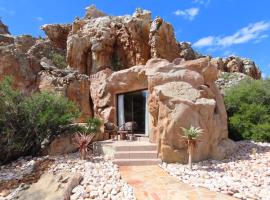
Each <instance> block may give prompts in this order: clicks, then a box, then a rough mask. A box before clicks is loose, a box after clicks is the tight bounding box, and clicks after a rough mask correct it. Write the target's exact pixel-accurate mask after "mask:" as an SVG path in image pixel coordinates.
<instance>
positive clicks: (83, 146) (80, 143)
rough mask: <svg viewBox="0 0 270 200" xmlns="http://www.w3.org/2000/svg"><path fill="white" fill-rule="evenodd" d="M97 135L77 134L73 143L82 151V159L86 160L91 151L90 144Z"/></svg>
mask: <svg viewBox="0 0 270 200" xmlns="http://www.w3.org/2000/svg"><path fill="white" fill-rule="evenodd" d="M94 137H95V134H82V133H80V132H77V133H76V134H75V137H74V138H73V142H74V144H75V145H77V147H78V148H79V151H80V156H81V159H82V160H84V159H86V155H87V152H88V151H89V144H91V143H92V142H93V139H94Z"/></svg>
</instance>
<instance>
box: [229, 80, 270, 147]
mask: <svg viewBox="0 0 270 200" xmlns="http://www.w3.org/2000/svg"><path fill="white" fill-rule="evenodd" d="M225 105H226V109H227V113H228V120H229V123H228V124H229V133H230V137H231V138H232V139H235V140H240V139H248V140H254V141H265V142H270V80H269V79H268V80H246V81H243V82H241V83H240V84H239V85H236V86H234V87H232V88H230V89H229V90H227V91H226V93H225Z"/></svg>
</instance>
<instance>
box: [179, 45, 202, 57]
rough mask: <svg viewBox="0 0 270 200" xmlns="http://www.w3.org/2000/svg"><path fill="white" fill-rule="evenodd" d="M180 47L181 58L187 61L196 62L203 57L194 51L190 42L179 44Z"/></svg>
mask: <svg viewBox="0 0 270 200" xmlns="http://www.w3.org/2000/svg"><path fill="white" fill-rule="evenodd" d="M178 46H179V49H180V53H179V54H180V58H184V59H185V60H194V59H197V58H201V57H203V56H202V55H200V54H199V53H197V52H196V51H195V50H194V49H192V47H191V43H189V42H179V43H178Z"/></svg>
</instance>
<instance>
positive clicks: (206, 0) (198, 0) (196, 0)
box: [192, 0, 211, 6]
mask: <svg viewBox="0 0 270 200" xmlns="http://www.w3.org/2000/svg"><path fill="white" fill-rule="evenodd" d="M210 1H211V0H192V3H196V4H201V5H204V6H208V4H209V3H210Z"/></svg>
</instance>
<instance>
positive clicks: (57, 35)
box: [41, 24, 71, 49]
mask: <svg viewBox="0 0 270 200" xmlns="http://www.w3.org/2000/svg"><path fill="white" fill-rule="evenodd" d="M41 29H42V30H43V31H44V32H45V33H46V35H47V36H48V38H49V39H50V40H51V41H52V42H53V43H54V44H55V45H56V46H57V47H59V48H62V49H65V48H66V47H67V37H68V34H69V32H70V31H71V25H69V24H46V25H43V26H42V27H41Z"/></svg>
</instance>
